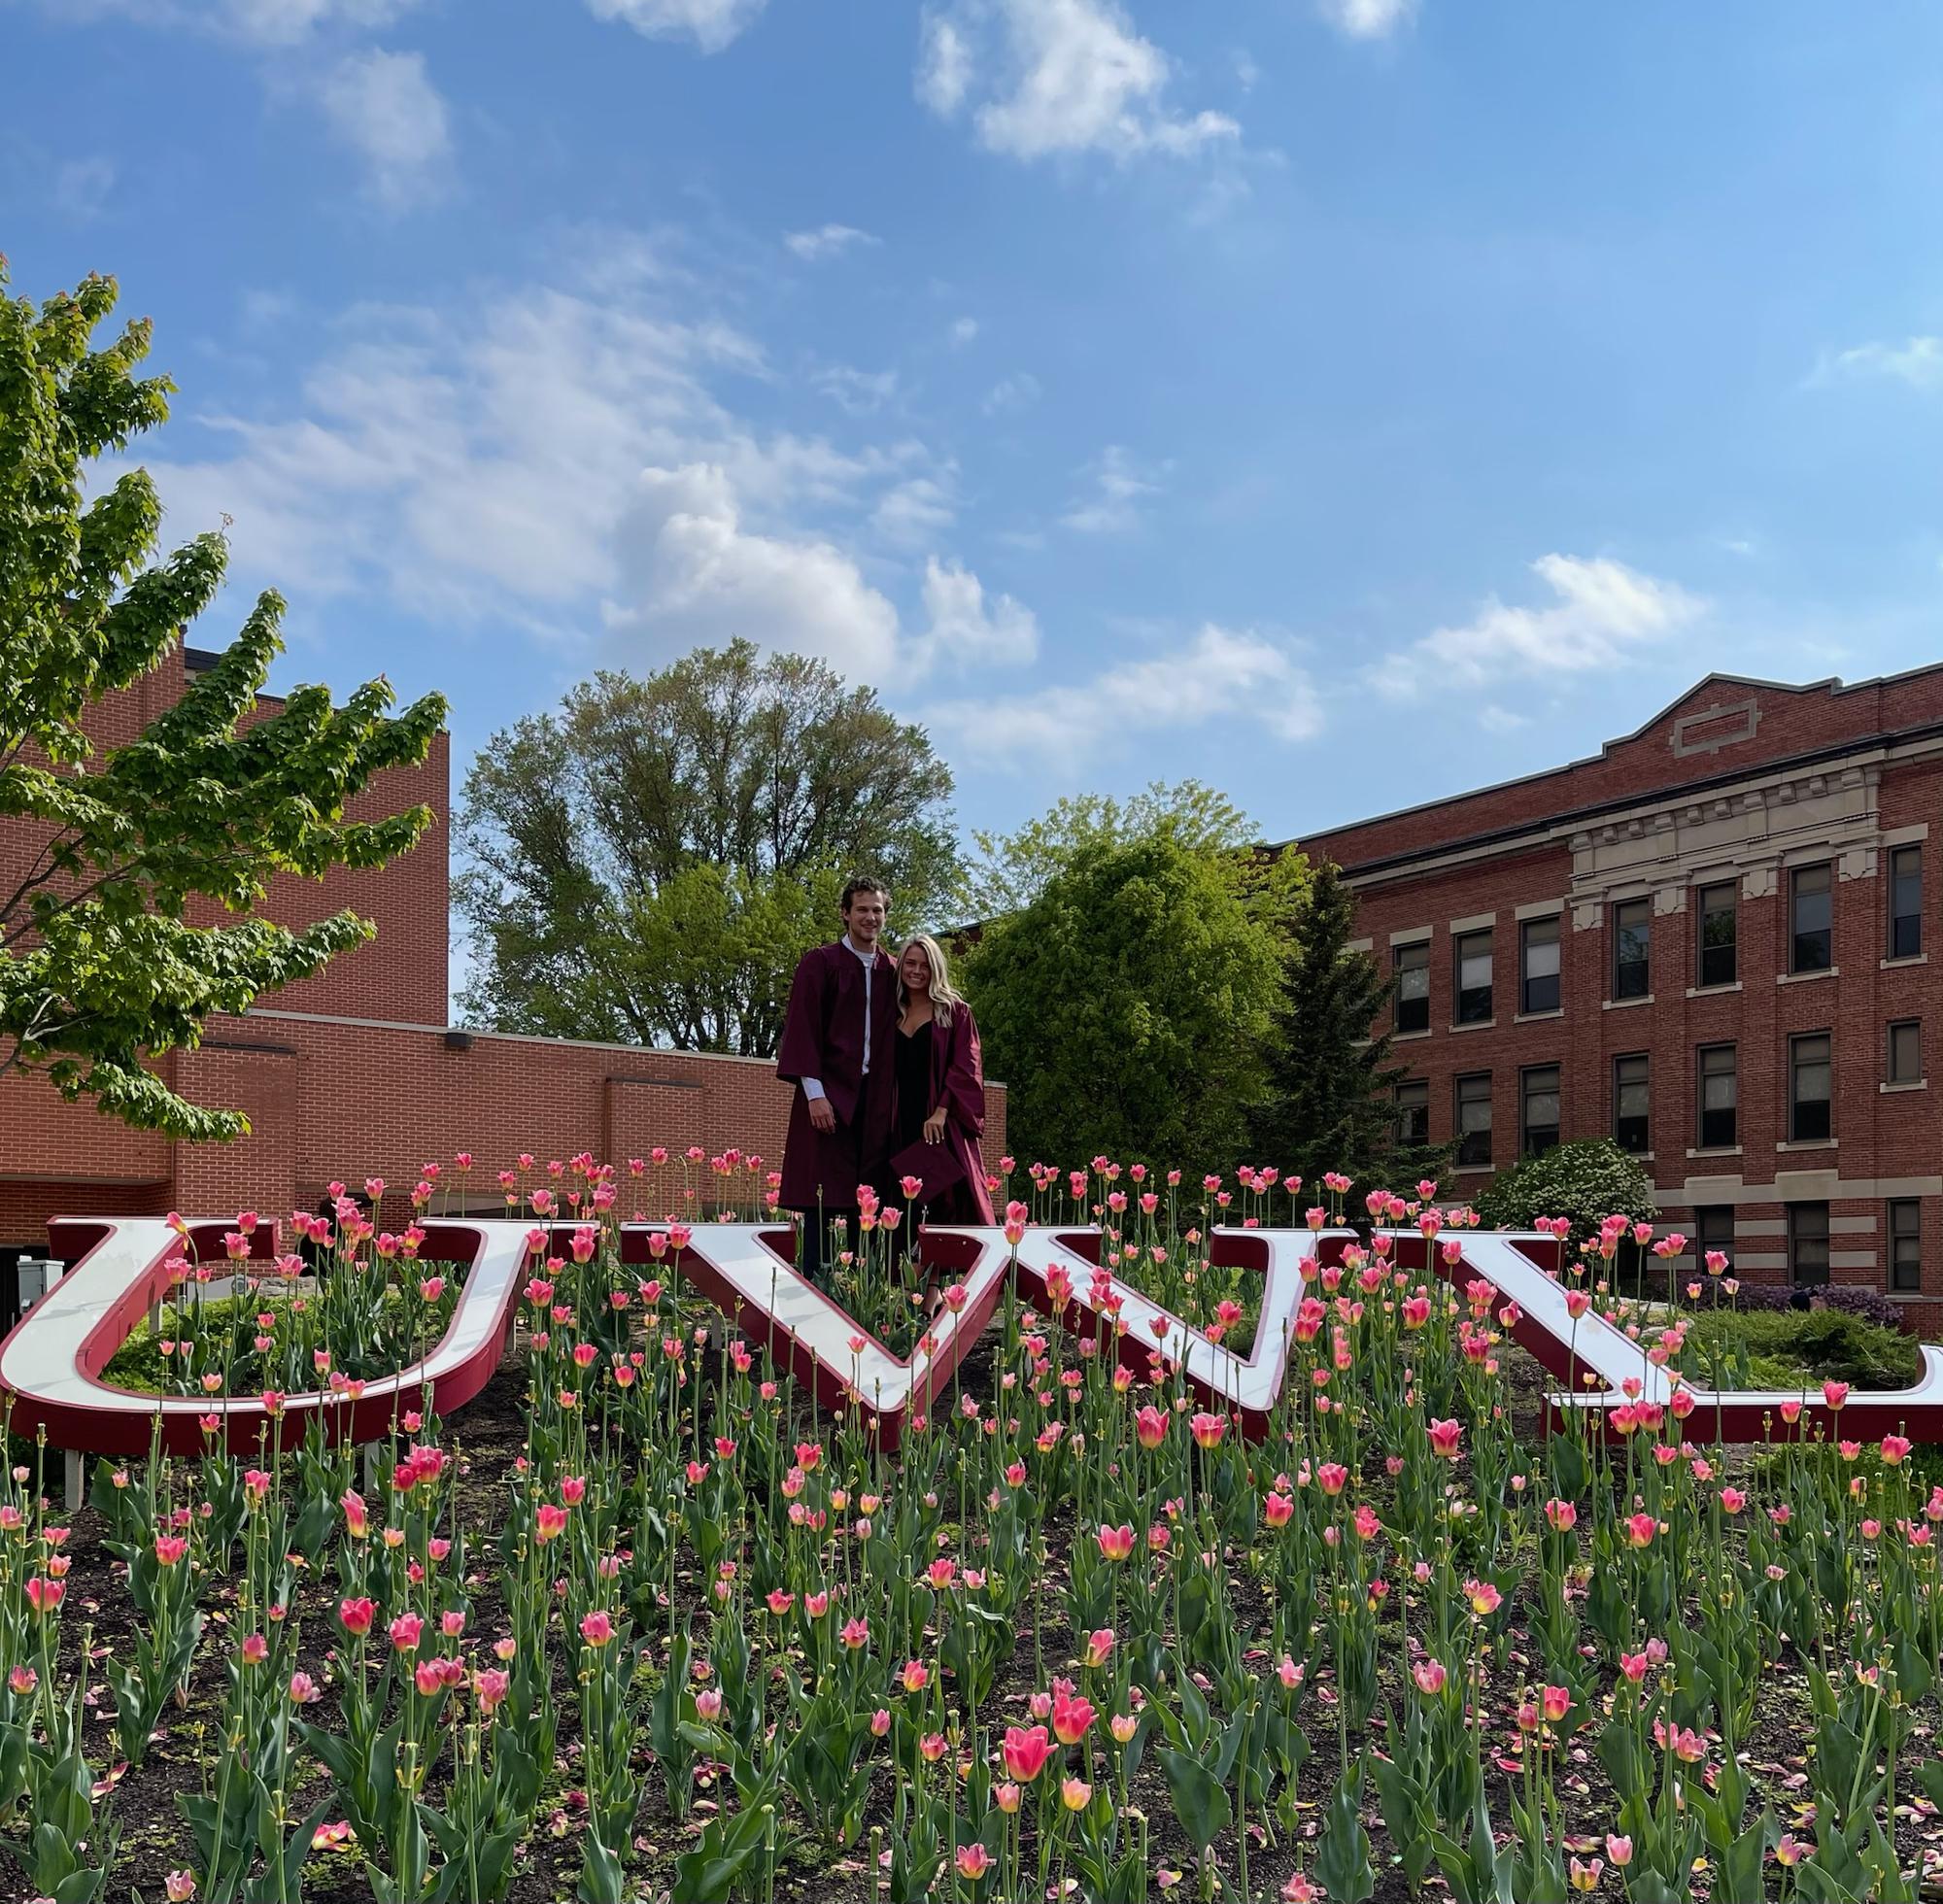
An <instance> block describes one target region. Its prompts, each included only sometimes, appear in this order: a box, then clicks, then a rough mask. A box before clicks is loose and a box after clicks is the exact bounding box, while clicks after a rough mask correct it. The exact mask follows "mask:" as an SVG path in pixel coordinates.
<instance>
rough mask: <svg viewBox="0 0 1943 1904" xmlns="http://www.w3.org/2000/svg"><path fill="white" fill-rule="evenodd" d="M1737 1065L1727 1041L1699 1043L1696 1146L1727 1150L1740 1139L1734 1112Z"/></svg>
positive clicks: (1737, 1100)
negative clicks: (1698, 1136) (1698, 1144)
mask: <svg viewBox="0 0 1943 1904" xmlns="http://www.w3.org/2000/svg"><path fill="white" fill-rule="evenodd" d="M1740 1099H1741V1087H1740V1068H1739V1066H1738V1065H1737V1064H1736V1063H1735V1058H1734V1047H1733V1046H1732V1045H1731V1044H1703V1045H1702V1046H1701V1047H1700V1148H1701V1149H1702V1150H1731V1149H1732V1148H1733V1146H1734V1145H1735V1144H1736V1143H1738V1142H1739V1141H1740V1139H1739V1137H1738V1136H1737V1135H1736V1133H1737V1130H1738V1124H1737V1120H1736V1113H1737V1110H1738V1108H1739V1105H1740Z"/></svg>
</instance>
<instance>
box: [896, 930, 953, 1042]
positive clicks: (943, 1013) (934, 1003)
mask: <svg viewBox="0 0 1943 1904" xmlns="http://www.w3.org/2000/svg"><path fill="white" fill-rule="evenodd" d="M913 945H915V946H916V947H917V948H918V949H919V950H920V951H921V952H922V953H923V954H924V956H925V957H926V958H927V959H928V960H929V961H930V962H931V1015H932V1016H933V1017H934V1018H935V1019H937V1022H938V1023H939V1024H940V1025H942V1026H944V1027H946V1028H947V1029H949V1027H950V1024H951V1014H952V1011H953V1010H954V1009H955V1008H956V1007H957V1006H959V1005H961V1004H963V1003H965V1001H964V1000H963V999H962V998H960V997H959V995H958V994H957V993H956V992H954V991H953V990H952V989H951V966H950V962H949V961H948V960H947V959H946V958H945V956H944V947H943V946H941V945H940V944H938V942H937V939H935V938H933V937H932V935H930V934H929V933H912V934H911V935H910V937H908V938H907V939H905V940H904V942H903V945H902V946H901V947H900V948H899V950H898V1003H899V1004H900V1005H903V1003H906V1002H907V1000H908V998H909V992H908V989H907V988H906V986H905V984H904V980H903V962H904V954H905V953H906V952H908V951H909V950H910V949H911V947H912V946H913Z"/></svg>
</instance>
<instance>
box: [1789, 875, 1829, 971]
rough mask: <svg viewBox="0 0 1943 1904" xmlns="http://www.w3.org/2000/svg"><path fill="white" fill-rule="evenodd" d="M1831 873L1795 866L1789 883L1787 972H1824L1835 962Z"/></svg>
mask: <svg viewBox="0 0 1943 1904" xmlns="http://www.w3.org/2000/svg"><path fill="white" fill-rule="evenodd" d="M1834 907H1835V899H1834V873H1833V871H1832V870H1831V869H1830V868H1829V867H1825V866H1822V867H1796V868H1795V870H1794V873H1793V876H1792V878H1791V879H1790V882H1789V899H1788V917H1789V955H1788V969H1789V970H1790V971H1826V970H1827V969H1828V968H1829V967H1830V966H1831V965H1833V964H1834V963H1835V911H1834Z"/></svg>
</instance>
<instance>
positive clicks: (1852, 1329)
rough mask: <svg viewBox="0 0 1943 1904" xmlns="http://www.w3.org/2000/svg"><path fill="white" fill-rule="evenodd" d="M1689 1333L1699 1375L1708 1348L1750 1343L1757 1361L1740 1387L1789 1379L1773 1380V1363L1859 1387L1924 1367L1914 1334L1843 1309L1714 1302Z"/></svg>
mask: <svg viewBox="0 0 1943 1904" xmlns="http://www.w3.org/2000/svg"><path fill="white" fill-rule="evenodd" d="M1691 1338H1692V1341H1693V1343H1694V1346H1695V1347H1696V1348H1700V1349H1701V1350H1702V1353H1701V1354H1700V1355H1699V1356H1698V1357H1696V1358H1695V1360H1694V1362H1693V1363H1692V1365H1691V1370H1692V1375H1693V1377H1694V1378H1695V1379H1699V1378H1701V1371H1702V1370H1704V1369H1705V1368H1706V1366H1707V1357H1706V1353H1705V1351H1706V1350H1707V1349H1709V1348H1711V1349H1715V1350H1720V1351H1726V1352H1729V1353H1731V1352H1732V1350H1733V1349H1734V1348H1735V1347H1739V1348H1740V1349H1743V1350H1745V1351H1746V1353H1747V1355H1748V1356H1749V1357H1750V1358H1751V1360H1752V1361H1753V1362H1754V1363H1756V1365H1757V1366H1756V1371H1755V1374H1754V1378H1750V1377H1749V1376H1748V1374H1747V1373H1746V1372H1745V1371H1744V1372H1743V1374H1742V1377H1741V1379H1740V1385H1741V1386H1743V1387H1760V1386H1766V1385H1772V1386H1776V1387H1787V1386H1789V1385H1790V1383H1789V1381H1788V1380H1786V1379H1783V1380H1779V1381H1775V1380H1772V1379H1771V1377H1772V1373H1773V1369H1774V1365H1775V1364H1783V1365H1791V1366H1792V1367H1793V1368H1795V1369H1797V1370H1799V1371H1800V1374H1801V1377H1802V1379H1803V1381H1804V1383H1811V1384H1815V1385H1819V1384H1820V1383H1822V1382H1824V1381H1846V1382H1848V1383H1849V1384H1850V1385H1851V1386H1852V1387H1856V1388H1907V1387H1908V1386H1909V1385H1910V1384H1911V1383H1912V1382H1913V1381H1915V1379H1916V1378H1917V1377H1918V1375H1919V1374H1920V1373H1921V1372H1922V1368H1923V1350H1922V1348H1921V1347H1920V1346H1919V1345H1918V1344H1917V1343H1916V1342H1915V1341H1914V1340H1913V1339H1912V1338H1911V1337H1909V1336H1905V1335H1903V1334H1901V1333H1899V1332H1898V1331H1896V1330H1894V1329H1890V1328H1885V1327H1884V1326H1883V1325H1882V1324H1880V1323H1877V1322H1871V1321H1868V1320H1866V1319H1865V1318H1863V1317H1861V1316H1858V1315H1851V1314H1848V1313H1846V1312H1845V1311H1843V1310H1841V1309H1714V1310H1712V1311H1711V1312H1709V1313H1707V1314H1704V1315H1701V1316H1699V1317H1697V1318H1696V1319H1695V1320H1694V1322H1693V1324H1692V1329H1691ZM1758 1365H1766V1366H1765V1367H1764V1368H1763V1367H1760V1366H1758Z"/></svg>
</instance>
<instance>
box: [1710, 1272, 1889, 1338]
mask: <svg viewBox="0 0 1943 1904" xmlns="http://www.w3.org/2000/svg"><path fill="white" fill-rule="evenodd" d="M1707 1287H1708V1289H1709V1290H1710V1291H1711V1292H1712V1294H1713V1299H1714V1300H1715V1301H1716V1302H1717V1303H1720V1304H1721V1305H1722V1306H1723V1307H1724V1306H1725V1304H1726V1302H1727V1298H1726V1297H1724V1296H1722V1295H1721V1285H1720V1284H1719V1283H1718V1282H1717V1281H1713V1280H1711V1279H1710V1280H1709V1282H1708V1284H1707ZM1703 1300H1704V1299H1703ZM1816 1302H1819V1303H1820V1304H1821V1305H1822V1308H1823V1309H1824V1310H1826V1309H1834V1310H1835V1311H1837V1312H1838V1313H1839V1314H1842V1315H1853V1316H1857V1317H1859V1318H1860V1319H1861V1320H1862V1321H1864V1322H1872V1323H1874V1324H1875V1325H1876V1327H1877V1328H1879V1329H1894V1330H1898V1331H1900V1330H1903V1329H1905V1328H1906V1327H1907V1324H1906V1322H1905V1320H1904V1317H1903V1311H1902V1305H1901V1304H1900V1303H1893V1302H1892V1301H1891V1300H1890V1299H1889V1298H1888V1297H1887V1296H1885V1295H1884V1294H1883V1293H1882V1291H1881V1290H1880V1289H1872V1288H1870V1287H1869V1285H1868V1284H1867V1283H1865V1282H1831V1283H1826V1284H1824V1285H1823V1286H1822V1287H1821V1288H1819V1289H1801V1290H1797V1289H1793V1288H1790V1286H1789V1285H1788V1284H1786V1283H1746V1282H1744V1283H1742V1284H1741V1286H1740V1288H1739V1290H1738V1291H1736V1293H1735V1295H1734V1298H1733V1307H1734V1308H1735V1309H1738V1310H1739V1311H1740V1312H1741V1313H1742V1314H1743V1315H1751V1314H1756V1313H1769V1314H1772V1313H1775V1312H1777V1311H1786V1310H1796V1311H1797V1312H1798V1311H1799V1310H1800V1309H1803V1308H1805V1307H1806V1306H1807V1305H1808V1304H1809V1303H1816Z"/></svg>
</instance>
